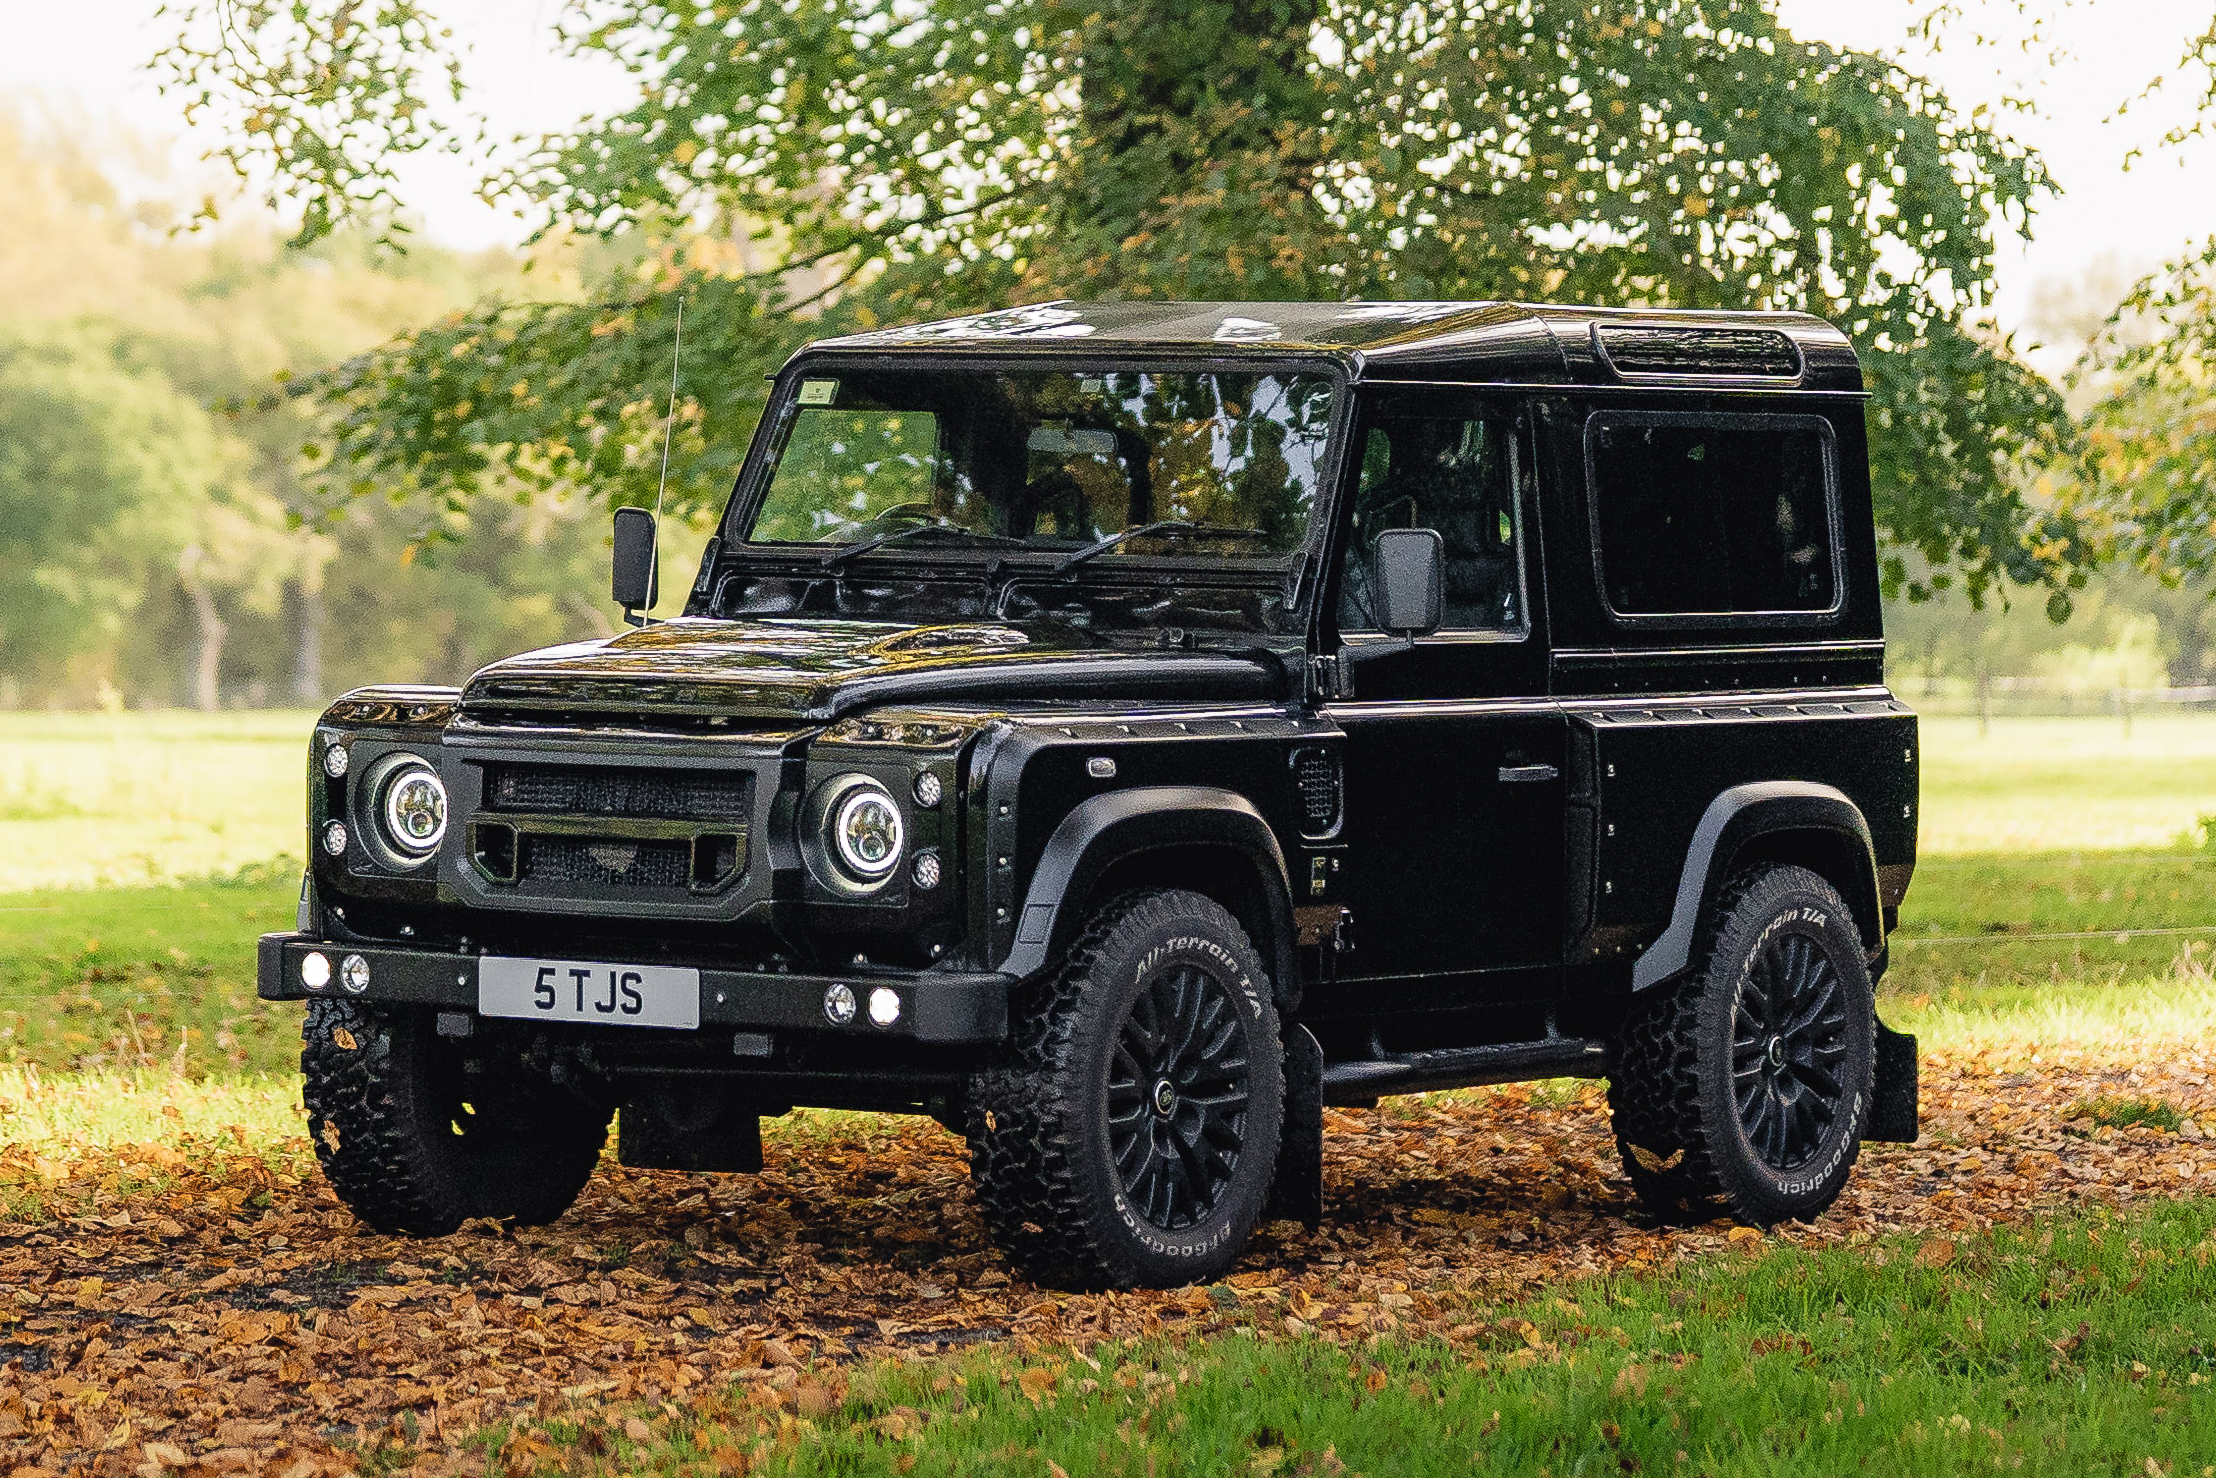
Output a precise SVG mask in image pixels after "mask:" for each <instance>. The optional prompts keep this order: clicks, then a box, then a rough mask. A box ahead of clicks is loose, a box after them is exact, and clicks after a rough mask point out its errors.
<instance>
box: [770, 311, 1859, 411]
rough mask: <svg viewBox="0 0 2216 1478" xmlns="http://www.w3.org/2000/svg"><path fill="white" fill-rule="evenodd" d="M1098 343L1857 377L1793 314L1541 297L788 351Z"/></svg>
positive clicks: (1469, 377) (993, 319) (966, 322)
mask: <svg viewBox="0 0 2216 1478" xmlns="http://www.w3.org/2000/svg"><path fill="white" fill-rule="evenodd" d="M978 349H992V350H996V351H999V352H1003V353H1007V352H1021V353H1025V354H1031V353H1040V354H1062V355H1088V356H1098V355H1100V354H1102V353H1103V352H1104V351H1105V352H1107V353H1114V352H1116V351H1118V350H1175V349H1186V350H1197V351H1204V352H1206V353H1208V354H1210V355H1217V354H1221V355H1226V356H1251V355H1256V354H1262V355H1269V356H1276V357H1282V356H1284V355H1286V354H1299V353H1322V354H1329V355H1331V356H1333V357H1335V358H1337V359H1340V360H1342V361H1343V362H1345V363H1346V364H1347V365H1348V367H1349V369H1350V370H1351V371H1352V373H1353V374H1354V375H1355V377H1356V378H1358V379H1365V380H1429V381H1437V380H1463V381H1492V382H1511V383H1525V384H1603V385H1606V384H1624V383H1672V384H1708V385H1723V384H1733V385H1760V386H1775V387H1780V388H1786V387H1790V388H1795V389H1804V390H1847V391H1857V390H1860V389H1861V388H1862V371H1861V367H1860V365H1859V364H1858V363H1857V361H1856V359H1855V355H1854V348H1853V346H1852V345H1850V344H1849V343H1848V342H1847V337H1846V335H1845V334H1842V333H1841V332H1839V330H1838V329H1836V328H1833V327H1832V326H1831V325H1830V324H1828V323H1826V322H1824V320H1822V319H1820V318H1813V317H1810V316H1809V315H1808V314H1805V313H1730V312H1696V311H1686V310H1662V309H1645V308H1581V307H1568V306H1561V305H1556V304H1549V303H1360V302H1356V303H1158V302H1124V303H1075V302H1066V301H1065V302H1055V303H1039V304H1035V305H1033V306H1031V307H1027V308H1006V309H1002V310H999V311H997V312H992V313H978V314H972V315H970V316H969V317H966V318H945V319H940V320H939V321H937V322H935V323H919V324H914V325H910V326H907V327H902V328H887V329H878V330H875V331H873V332H870V333H864V334H852V335H848V336H847V337H844V338H837V339H824V340H821V341H819V342H817V343H815V344H811V345H809V346H808V348H806V349H804V350H802V351H801V353H802V355H809V354H814V353H817V352H831V353H842V354H843V353H850V352H862V353H868V352H875V353H885V352H888V351H891V352H896V353H897V352H915V351H933V350H937V351H946V350H971V351H975V350H978Z"/></svg>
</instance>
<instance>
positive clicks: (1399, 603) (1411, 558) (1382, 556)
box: [1372, 529, 1447, 637]
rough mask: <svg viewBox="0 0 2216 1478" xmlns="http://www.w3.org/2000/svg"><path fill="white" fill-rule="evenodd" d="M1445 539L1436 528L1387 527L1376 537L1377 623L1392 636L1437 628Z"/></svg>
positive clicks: (1430, 630)
mask: <svg viewBox="0 0 2216 1478" xmlns="http://www.w3.org/2000/svg"><path fill="white" fill-rule="evenodd" d="M1446 564H1447V541H1446V540H1445V539H1443V538H1441V537H1440V535H1439V531H1438V530H1437V529H1387V530H1385V531H1384V532H1383V533H1381V534H1379V535H1378V536H1377V567H1376V568H1377V579H1376V582H1375V584H1374V585H1373V586H1372V588H1373V590H1374V591H1375V592H1376V596H1377V606H1378V609H1377V612H1376V615H1377V624H1378V625H1380V626H1382V627H1384V628H1385V629H1386V630H1387V631H1389V632H1391V633H1392V634H1393V635H1395V636H1401V637H1412V636H1424V635H1427V634H1429V633H1431V632H1434V631H1437V630H1438V629H1439V591H1440V588H1441V587H1442V586H1443V585H1444V583H1445V574H1446Z"/></svg>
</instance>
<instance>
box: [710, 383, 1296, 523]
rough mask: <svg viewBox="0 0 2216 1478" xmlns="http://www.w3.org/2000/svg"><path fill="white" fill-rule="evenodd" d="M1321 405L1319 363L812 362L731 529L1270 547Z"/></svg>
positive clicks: (1292, 507)
mask: <svg viewBox="0 0 2216 1478" xmlns="http://www.w3.org/2000/svg"><path fill="white" fill-rule="evenodd" d="M1331 408H1332V384H1331V380H1330V378H1329V377H1328V376H1326V375H1322V374H1302V373H1290V372H1270V373H1235V372H1228V371H1217V370H1210V371H1199V372H1187V371H1175V372H1159V371H1152V370H1085V369H1070V370H983V369H977V370H964V369H949V368H946V367H936V368H931V369H897V370H867V371H852V372H849V371H844V370H841V371H839V372H837V373H831V372H828V371H826V372H824V373H822V374H817V375H812V376H809V377H808V378H804V379H802V380H801V381H800V383H799V386H798V388H797V389H796V391H795V393H794V394H793V395H792V396H791V397H790V399H789V400H788V401H787V402H786V405H785V408H784V411H783V413H782V415H781V417H780V422H779V426H778V428H777V430H778V444H777V452H776V461H775V462H774V464H773V465H772V468H771V471H770V475H769V485H768V488H767V490H766V491H765V493H764V494H763V496H762V497H761V498H760V500H759V501H758V503H757V505H756V508H755V512H754V516H753V519H752V521H751V522H750V523H749V524H748V526H747V528H746V530H745V533H744V535H743V537H744V538H745V540H746V541H747V542H749V543H752V544H756V545H763V544H769V545H777V544H810V545H818V546H825V545H835V546H858V545H861V544H864V543H870V544H872V545H873V546H876V547H883V548H885V551H886V553H888V554H895V553H903V552H906V553H911V554H912V553H913V552H915V551H917V550H939V549H950V548H951V549H962V548H968V547H976V548H980V549H985V548H989V549H992V550H994V551H995V552H998V553H1006V552H1008V551H1009V550H1014V549H1023V548H1028V549H1034V550H1037V551H1039V552H1040V553H1055V554H1061V555H1064V556H1067V555H1068V554H1070V553H1071V552H1073V551H1077V550H1080V549H1085V548H1086V547H1087V546H1089V545H1094V544H1097V543H1099V542H1101V541H1103V540H1107V539H1110V538H1112V537H1114V536H1115V535H1118V534H1123V533H1125V532H1126V531H1131V530H1136V531H1138V532H1135V533H1131V534H1130V536H1129V537H1127V538H1125V539H1123V540H1122V541H1120V542H1118V543H1115V544H1113V545H1111V546H1109V547H1107V548H1103V549H1100V550H1097V551H1094V552H1093V553H1092V554H1088V556H1087V562H1090V561H1091V560H1092V559H1093V558H1094V556H1095V555H1097V557H1098V561H1099V562H1100V563H1102V564H1107V563H1108V562H1111V561H1114V560H1116V559H1119V558H1129V557H1132V556H1146V557H1149V558H1163V557H1170V558H1179V557H1196V558H1208V559H1218V560H1220V559H1227V558H1228V559H1237V560H1257V559H1262V560H1272V559H1275V558H1276V557H1278V556H1283V555H1285V554H1287V553H1289V552H1290V551H1292V550H1294V549H1295V548H1297V547H1299V546H1300V545H1301V544H1302V543H1303V542H1304V541H1305V540H1306V539H1307V537H1308V529H1309V520H1310V518H1311V516H1312V515H1313V513H1314V510H1315V508H1316V506H1317V502H1318V492H1319V489H1320V488H1321V485H1322V478H1323V459H1324V451H1325V445H1326V442H1327V440H1328V436H1329V431H1330V424H1331ZM1149 526H1153V527H1149ZM911 529H914V530H922V529H928V530H929V532H928V533H916V534H907V533H904V532H903V531H906V530H911ZM886 535H897V536H898V537H895V538H886V537H885V536H886ZM834 552H836V551H834ZM854 552H855V553H856V554H857V555H863V556H864V557H868V556H867V554H866V553H865V551H862V550H860V549H858V548H857V549H856V550H855V551H854Z"/></svg>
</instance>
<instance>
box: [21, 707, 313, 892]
mask: <svg viewBox="0 0 2216 1478" xmlns="http://www.w3.org/2000/svg"><path fill="white" fill-rule="evenodd" d="M314 724H315V715H314V714H313V713H310V712H307V711H304V710H302V711H290V710H287V711H275V712H240V713H214V714H199V713H175V712H157V713H114V714H109V713H0V894H5V893H14V892H21V891H23V890H26V889H32V888H77V887H85V886H88V885H92V884H102V883H147V882H160V881H164V880H167V879H170V878H179V877H191V876H195V875H201V874H207V873H213V872H229V871H231V870H233V869H235V868H238V867H241V866H244V865H246V864H248V863H255V862H266V861H268V860H269V859H270V858H272V857H275V856H277V855H278V854H279V853H283V852H291V853H294V854H296V855H297V854H298V853H299V851H300V848H301V840H300V838H301V829H302V826H303V825H304V822H303V821H302V819H301V818H302V792H301V787H302V784H303V783H304V776H305V770H306V766H307V743H308V733H309V731H310V729H311V728H313V726H314ZM0 927H4V925H0Z"/></svg>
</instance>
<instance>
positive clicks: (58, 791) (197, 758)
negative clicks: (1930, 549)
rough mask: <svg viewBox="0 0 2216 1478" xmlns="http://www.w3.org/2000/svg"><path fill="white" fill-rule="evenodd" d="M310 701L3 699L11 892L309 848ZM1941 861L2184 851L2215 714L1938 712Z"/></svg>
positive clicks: (1936, 824) (156, 876) (2213, 802)
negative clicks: (92, 708)
mask: <svg viewBox="0 0 2216 1478" xmlns="http://www.w3.org/2000/svg"><path fill="white" fill-rule="evenodd" d="M314 722H315V715H314V714H313V713H310V712H308V711H306V710H288V711H280V712H260V713H220V714H197V713H176V712H168V713H119V714H99V713H62V714H47V713H5V714H0V894H5V893H13V892H21V891H25V890H29V889H37V888H76V887H84V886H87V885H91V884H119V883H148V882H164V881H168V880H171V879H176V878H189V877H195V876H205V875H208V874H211V873H220V872H230V871H232V870H234V869H236V868H239V867H242V866H245V865H247V864H249V863H257V862H266V861H268V860H269V859H270V858H272V857H275V856H277V855H279V854H280V853H286V852H290V853H293V854H295V855H297V854H298V853H299V851H300V848H301V845H302V843H301V810H302V803H301V785H302V780H303V774H304V766H305V753H306V744H307V738H308V732H309V730H310V729H311V728H312V727H313V725H314ZM1923 736H1924V763H1923V780H1924V811H1923V832H1922V838H1921V847H1922V854H1923V856H1924V857H1926V858H1935V857H1949V856H1961V855H1966V854H1979V853H1992V854H1998V853H2018V854H2020V853H2025V852H2071V851H2089V852H2100V851H2125V850H2140V851H2147V850H2175V849H2177V848H2178V847H2179V846H2180V845H2181V844H2182V843H2185V842H2187V841H2188V839H2189V838H2191V837H2192V836H2193V834H2194V832H2195V830H2196V828H2197V826H2198V824H2199V821H2200V818H2201V817H2203V816H2209V815H2216V716H2203V715H2192V714H2185V715H2176V714H2165V715H2159V716H2156V717H2152V718H2142V719H2138V720H2136V721H2135V722H2134V723H2133V725H2132V730H2131V736H2130V737H2129V738H2128V739H2127V738H2126V737H2125V736H2124V733H2123V726H2122V725H2121V724H2119V723H2118V722H2117V721H2116V720H2115V719H2113V718H2051V719H2002V720H1998V721H1996V722H1995V723H1994V725H1993V729H1992V733H1991V734H1990V735H1988V736H1986V737H1984V738H1980V737H1979V736H1978V732H1977V723H1976V721H1975V720H1974V719H1953V718H1945V719H1930V720H1926V721H1925V723H1924V726H1923Z"/></svg>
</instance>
